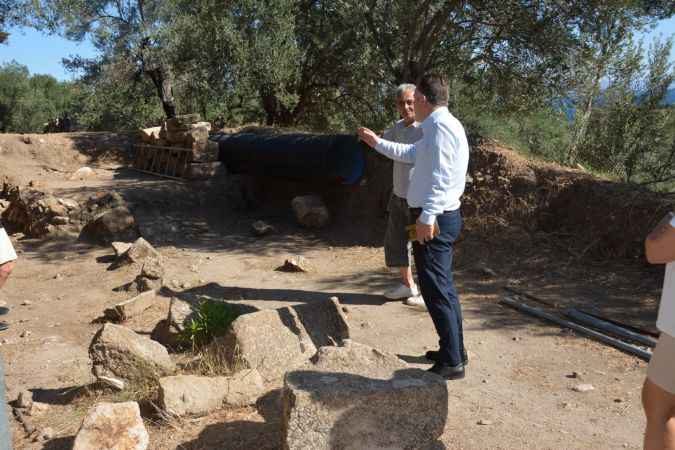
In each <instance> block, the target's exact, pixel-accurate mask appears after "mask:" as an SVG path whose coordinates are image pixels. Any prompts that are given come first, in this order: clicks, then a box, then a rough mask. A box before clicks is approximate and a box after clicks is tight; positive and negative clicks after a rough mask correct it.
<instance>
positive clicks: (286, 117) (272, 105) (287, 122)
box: [260, 90, 295, 127]
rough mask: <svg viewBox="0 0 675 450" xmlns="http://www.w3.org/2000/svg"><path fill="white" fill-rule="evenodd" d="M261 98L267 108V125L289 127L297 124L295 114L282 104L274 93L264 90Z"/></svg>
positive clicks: (264, 107)
mask: <svg viewBox="0 0 675 450" xmlns="http://www.w3.org/2000/svg"><path fill="white" fill-rule="evenodd" d="M260 100H261V102H262V107H263V109H264V110H265V125H267V126H270V127H271V126H274V125H278V126H282V127H289V126H292V125H294V124H295V115H294V114H293V113H292V112H291V111H289V110H288V108H286V107H285V106H284V105H282V104H281V102H280V101H279V99H278V98H277V96H276V95H275V94H274V93H272V92H269V91H268V90H263V91H262V92H261V99H260Z"/></svg>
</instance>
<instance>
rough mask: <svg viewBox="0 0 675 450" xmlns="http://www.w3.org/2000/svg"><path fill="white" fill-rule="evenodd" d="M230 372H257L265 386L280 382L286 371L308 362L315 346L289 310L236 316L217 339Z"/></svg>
mask: <svg viewBox="0 0 675 450" xmlns="http://www.w3.org/2000/svg"><path fill="white" fill-rule="evenodd" d="M216 345H219V346H220V347H221V348H222V351H223V357H224V359H225V362H226V363H227V365H228V366H229V367H230V368H231V369H232V370H238V369H244V368H252V369H258V372H260V375H262V377H263V379H264V380H265V382H266V383H273V382H276V381H280V380H281V378H282V377H283V375H284V373H286V371H288V370H291V369H294V368H296V367H298V366H300V365H302V364H304V363H305V362H307V361H308V360H309V358H311V357H312V356H313V355H314V354H315V353H316V347H315V345H314V343H313V342H312V339H311V338H310V336H309V334H308V333H307V331H306V330H305V327H304V326H303V325H302V322H301V321H300V318H299V317H298V314H297V313H296V312H295V311H294V310H293V309H292V308H282V309H278V310H266V311H259V312H255V313H251V314H244V315H242V316H239V317H238V318H237V319H236V320H235V321H234V322H232V326H231V328H230V330H229V331H228V332H227V334H225V336H224V337H223V338H221V339H220V342H218V343H217V344H216Z"/></svg>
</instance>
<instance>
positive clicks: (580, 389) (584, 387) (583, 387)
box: [572, 384, 595, 392]
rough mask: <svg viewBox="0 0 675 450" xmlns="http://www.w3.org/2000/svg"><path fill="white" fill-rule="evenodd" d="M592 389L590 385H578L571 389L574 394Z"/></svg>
mask: <svg viewBox="0 0 675 450" xmlns="http://www.w3.org/2000/svg"><path fill="white" fill-rule="evenodd" d="M594 389H595V388H594V387H593V385H592V384H578V385H576V386H574V387H573V388H572V390H573V391H574V392H589V391H592V390H594Z"/></svg>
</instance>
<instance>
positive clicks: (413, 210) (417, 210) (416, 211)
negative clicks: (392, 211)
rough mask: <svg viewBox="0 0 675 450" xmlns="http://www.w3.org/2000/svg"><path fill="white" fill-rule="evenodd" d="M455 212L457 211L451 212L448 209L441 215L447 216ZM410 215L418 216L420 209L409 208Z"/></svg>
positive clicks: (420, 212)
mask: <svg viewBox="0 0 675 450" xmlns="http://www.w3.org/2000/svg"><path fill="white" fill-rule="evenodd" d="M455 211H457V210H456V209H452V210H451V209H448V210H446V211H443V212H442V213H441V214H448V213H451V212H455ZM410 214H412V215H414V216H419V215H420V214H422V208H410Z"/></svg>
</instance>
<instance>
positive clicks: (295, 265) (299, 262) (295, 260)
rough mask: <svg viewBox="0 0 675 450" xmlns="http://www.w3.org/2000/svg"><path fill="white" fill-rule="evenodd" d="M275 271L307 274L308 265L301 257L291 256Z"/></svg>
mask: <svg viewBox="0 0 675 450" xmlns="http://www.w3.org/2000/svg"><path fill="white" fill-rule="evenodd" d="M277 270H279V271H281V272H309V264H308V263H307V260H306V259H305V258H304V257H303V256H291V257H290V258H288V259H286V261H284V265H283V266H280V267H278V268H277Z"/></svg>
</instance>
